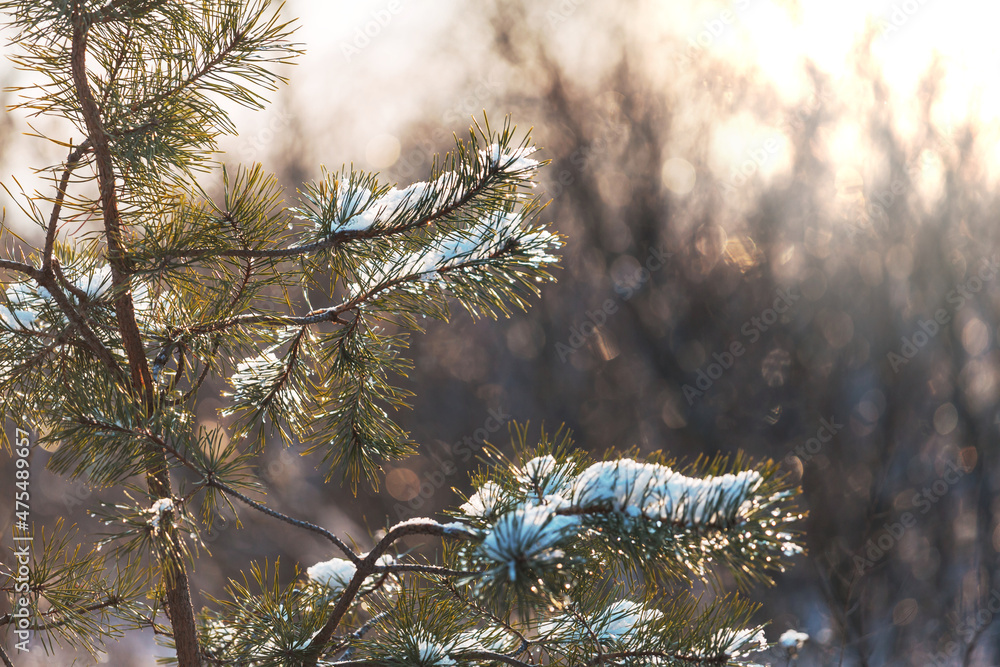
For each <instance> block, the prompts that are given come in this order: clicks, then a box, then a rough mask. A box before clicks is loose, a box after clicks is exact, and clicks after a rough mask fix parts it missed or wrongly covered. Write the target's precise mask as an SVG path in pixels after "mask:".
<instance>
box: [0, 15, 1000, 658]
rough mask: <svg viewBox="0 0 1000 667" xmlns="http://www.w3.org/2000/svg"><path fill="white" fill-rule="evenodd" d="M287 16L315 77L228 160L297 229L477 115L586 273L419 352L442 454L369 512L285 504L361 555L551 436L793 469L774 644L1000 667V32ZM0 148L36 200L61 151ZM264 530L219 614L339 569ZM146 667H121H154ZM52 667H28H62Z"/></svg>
mask: <svg viewBox="0 0 1000 667" xmlns="http://www.w3.org/2000/svg"><path fill="white" fill-rule="evenodd" d="M283 13H284V15H285V16H286V17H289V18H291V17H299V18H300V19H301V24H302V27H301V29H300V31H299V33H298V39H299V41H301V42H302V43H303V45H304V48H305V50H306V53H305V55H304V56H303V57H301V58H300V59H299V60H298V64H297V65H296V66H294V67H289V68H287V69H286V71H285V74H286V75H288V76H289V77H290V78H291V83H290V85H288V86H287V87H284V88H282V89H281V91H280V92H278V93H277V94H275V95H274V97H273V104H272V106H271V107H269V109H268V110H267V111H265V112H260V113H251V112H247V111H244V110H234V117H235V118H236V120H237V125H238V126H239V128H240V134H239V136H236V137H229V138H227V139H226V141H225V142H224V145H223V148H224V149H225V152H226V154H225V156H224V158H223V159H224V160H225V161H226V162H227V163H230V164H235V163H238V162H242V163H248V162H253V161H260V162H263V163H264V165H265V166H266V167H267V168H268V169H270V170H272V171H274V172H276V173H277V174H279V177H280V179H281V181H282V182H283V183H284V184H285V185H286V186H287V187H288V188H289V190H288V192H289V198H290V200H291V199H293V197H294V189H295V187H296V186H297V185H299V184H301V183H302V182H303V181H305V180H309V179H313V178H317V177H318V176H319V173H320V165H321V164H325V165H327V166H329V167H331V168H333V169H336V168H338V167H339V166H340V165H341V164H343V163H350V162H353V163H354V164H355V165H356V166H357V167H358V168H360V169H365V170H371V171H380V172H381V173H382V174H383V176H384V178H385V179H388V180H389V181H396V182H399V183H400V184H404V185H405V184H407V183H410V182H413V181H418V180H423V179H424V178H425V177H426V176H427V174H428V173H429V170H430V165H431V159H432V157H433V155H434V154H435V153H443V152H445V151H447V150H448V149H449V148H450V147H451V146H452V144H453V138H452V133H458V134H459V135H462V134H464V133H465V132H467V131H468V127H469V125H470V123H471V121H472V116H476V117H477V118H481V117H482V113H483V112H484V111H485V112H486V113H487V114H488V115H489V117H490V118H491V120H493V121H494V122H499V121H500V120H501V119H502V118H503V117H504V116H505V115H507V114H510V115H512V117H513V120H514V121H515V122H516V123H517V124H518V127H519V129H521V130H522V131H527V130H528V129H529V128H531V127H533V130H532V136H533V137H534V139H535V141H536V143H537V144H538V145H539V146H540V147H541V148H542V149H543V152H542V153H541V155H542V156H543V157H544V158H546V159H549V160H551V164H550V165H549V166H548V167H547V168H545V169H543V170H542V182H541V184H540V185H539V189H538V192H539V193H540V194H542V195H543V196H544V197H545V198H546V199H551V204H550V205H549V206H548V208H547V209H546V211H545V213H544V215H545V218H546V219H548V220H551V221H553V224H554V227H555V229H557V230H558V231H560V232H561V233H563V234H564V235H565V236H566V239H567V244H566V247H565V249H564V253H563V261H562V269H561V270H560V271H558V273H557V278H558V282H557V283H556V284H553V285H547V286H545V287H544V290H543V294H542V297H541V299H540V300H537V301H536V302H535V303H534V304H533V306H532V308H531V310H530V311H529V312H528V313H526V314H517V315H515V316H514V317H512V318H511V319H509V320H502V321H500V322H489V321H486V322H482V321H480V322H474V321H472V320H471V319H470V318H469V317H468V315H466V314H465V313H464V312H463V313H457V314H456V316H455V317H454V319H453V321H452V322H451V323H448V324H443V323H432V324H430V325H429V327H428V331H427V333H426V334H424V335H419V336H415V337H414V338H413V340H412V348H411V351H410V356H411V358H412V359H413V360H414V362H415V369H414V371H413V372H412V373H411V374H410V376H409V377H408V378H405V379H403V380H401V382H402V383H403V385H404V386H406V387H407V388H410V389H412V390H414V391H416V392H417V396H416V399H415V400H414V401H413V406H414V407H413V410H412V411H407V412H403V413H401V414H400V415H399V419H400V421H401V423H402V424H403V425H404V427H405V428H407V430H409V431H410V433H411V435H412V437H413V438H414V440H416V441H417V442H418V443H420V444H421V454H420V455H419V456H417V457H414V458H411V459H408V460H406V461H402V462H398V463H395V464H393V465H391V466H389V467H388V468H387V471H386V475H385V477H384V480H383V482H384V483H383V484H381V486H380V489H379V491H378V492H361V493H359V495H358V497H357V498H355V497H353V496H352V495H351V494H350V491H349V490H348V489H342V488H340V487H339V485H337V484H326V485H324V484H323V483H322V476H321V475H320V474H318V473H317V472H316V471H315V469H314V464H315V463H316V462H314V461H312V460H311V459H308V458H302V457H300V456H299V455H298V454H299V452H298V451H296V450H295V449H294V448H293V449H291V450H281V449H280V448H278V447H274V448H272V449H269V450H268V452H267V453H266V456H265V458H264V459H263V460H262V465H261V468H260V476H261V479H262V480H263V481H264V482H265V483H266V484H267V486H268V488H269V489H270V490H269V493H268V496H267V502H268V503H269V504H271V505H273V506H274V507H275V508H276V509H279V510H281V511H286V512H289V513H291V514H293V515H295V516H297V517H299V518H303V519H309V520H312V521H315V522H317V523H320V524H322V525H324V526H325V527H327V528H329V529H331V530H335V531H336V532H339V533H341V534H345V533H346V534H349V535H351V536H353V537H354V538H355V539H357V540H358V541H359V542H360V543H362V544H364V543H367V542H368V540H369V535H370V533H371V532H373V531H376V530H378V529H380V528H382V527H384V526H385V525H386V524H387V523H392V522H395V521H397V520H399V519H401V518H408V517H410V516H415V515H432V516H433V515H439V514H438V513H439V512H440V511H441V510H442V509H444V508H447V507H453V506H454V505H455V503H456V502H457V501H458V496H457V494H456V493H455V492H453V490H452V487H456V488H457V489H459V490H461V491H463V492H466V493H467V492H469V491H470V486H469V482H468V473H469V472H470V471H471V470H474V469H475V467H476V465H477V463H476V460H475V459H474V458H472V457H471V456H469V455H468V454H467V453H466V452H465V451H463V449H462V448H459V447H456V444H457V443H463V444H464V445H465V447H466V448H469V449H471V450H473V451H475V450H477V449H478V446H479V445H480V444H481V443H482V442H483V441H489V442H491V443H493V444H494V445H496V446H498V447H499V448H501V449H502V450H505V451H508V452H509V451H510V445H509V434H508V427H509V425H510V424H511V423H513V422H530V425H531V426H530V433H531V434H532V435H533V436H535V435H537V433H538V431H539V429H540V428H541V426H542V424H543V423H544V425H545V428H546V429H548V430H554V429H555V428H557V427H558V426H559V425H561V424H565V425H566V427H568V428H569V429H571V430H572V431H573V433H574V437H575V439H576V442H577V444H578V445H579V446H580V447H583V448H586V449H588V450H591V451H593V452H594V453H595V454H601V453H603V452H605V451H606V450H607V449H608V448H619V449H624V448H629V447H637V448H639V450H640V451H642V452H644V453H649V452H652V451H655V450H660V449H663V450H665V451H667V452H669V453H670V454H671V455H673V456H676V457H679V458H682V459H684V460H693V459H694V458H695V457H697V456H698V455H703V454H707V455H712V454H714V453H717V452H723V453H728V452H736V451H737V450H742V451H745V452H747V453H749V454H751V455H752V456H753V457H755V458H758V459H761V458H772V459H775V460H780V461H782V462H783V465H784V466H785V467H786V468H787V470H788V472H789V473H790V474H791V475H792V476H793V479H795V480H797V481H799V482H800V483H801V485H802V488H803V500H802V506H803V509H805V510H807V511H808V512H809V517H808V519H807V521H806V522H805V532H806V538H805V539H806V543H807V546H808V551H809V553H808V556H806V557H799V558H797V559H795V561H794V562H793V566H792V567H791V568H790V569H789V570H788V571H787V572H786V573H784V574H782V575H780V576H779V577H778V578H777V585H776V586H775V587H773V588H759V589H753V590H751V591H749V592H748V595H749V596H750V597H751V598H752V599H754V600H757V601H760V602H761V603H763V608H762V610H761V612H760V620H761V621H765V620H771V621H772V623H771V625H770V626H769V628H768V632H767V636H768V639H769V640H771V641H776V640H777V637H778V636H779V635H780V634H781V633H782V632H783V631H784V630H786V629H789V628H794V629H796V630H800V631H803V632H807V633H808V634H809V635H810V641H809V642H808V643H807V644H806V646H805V647H804V649H803V650H802V651H801V652H800V654H799V657H798V660H797V662H794V663H792V664H801V665H845V666H846V665H870V666H877V665H998V664H1000V634H998V631H1000V622H998V621H997V620H996V618H995V617H996V616H997V615H998V614H1000V569H998V566H1000V563H998V551H1000V493H998V488H1000V476H998V469H997V458H998V454H997V443H998V431H1000V412H998V392H1000V353H998V350H997V338H996V336H997V322H998V315H997V313H998V309H1000V288H998V283H1000V254H998V253H1000V227H998V225H997V216H996V214H995V210H996V209H997V204H998V202H997V188H996V184H997V179H998V176H1000V173H998V168H1000V161H998V157H1000V152H998V148H1000V144H998V142H997V138H998V131H997V128H998V125H997V119H998V116H1000V87H998V85H997V83H996V81H995V77H996V72H997V71H998V66H1000V52H998V40H996V38H995V25H996V18H997V16H996V13H997V10H996V9H994V8H993V7H992V6H991V5H983V4H981V3H973V2H971V1H970V2H951V3H941V2H926V1H925V0H905V1H904V0H896V1H895V2H872V1H864V2H862V1H860V0H851V1H841V2H837V3H831V2H819V1H816V2H812V1H806V0H803V1H797V0H734V1H731V2H723V1H715V0H700V1H699V0H684V1H681V2H653V1H651V0H646V1H643V0H619V1H618V2H615V3H607V2H596V1H594V0H561V1H558V0H533V1H532V2H519V1H518V0H503V1H497V2H479V3H464V2H458V1H457V0H435V1H434V2H431V1H430V0H371V1H367V0H366V1H364V2H350V3H348V2H321V1H320V0H289V1H288V2H286V3H285V6H284V9H283ZM5 67H6V68H7V69H5V70H3V75H2V76H3V77H4V79H3V82H4V83H5V84H6V85H16V84H18V83H20V82H21V81H20V77H21V76H22V75H20V74H17V73H14V72H12V71H11V70H10V68H9V65H6V66H5ZM5 102H6V103H10V102H11V97H10V95H9V94H8V97H7V99H6V100H5ZM0 119H2V120H0V130H2V135H0V152H2V155H0V175H2V178H3V180H4V182H5V183H8V184H9V183H11V182H12V181H11V177H12V176H13V177H17V178H18V180H19V181H20V182H21V183H22V184H23V185H24V187H25V189H27V190H29V191H30V190H31V189H33V188H34V187H42V186H41V184H36V183H34V182H33V180H32V179H33V178H34V177H33V175H32V173H31V171H30V169H29V168H28V167H27V165H41V164H50V163H53V162H57V161H58V160H60V159H61V158H62V157H63V155H62V153H63V150H62V149H56V150H54V151H52V150H51V147H49V146H46V145H44V144H43V143H42V142H39V141H38V140H37V139H32V138H30V137H26V136H22V135H20V134H19V133H20V132H23V131H26V126H25V124H24V123H25V122H26V119H25V118H24V116H23V114H20V113H18V114H12V113H7V114H4V115H3V116H2V117H0ZM32 122H38V123H45V122H48V121H44V120H36V121H32ZM68 138H69V137H67V139H68ZM290 203H291V202H290ZM5 205H6V207H7V209H8V215H9V218H8V219H9V220H11V221H12V222H15V220H13V218H16V208H14V207H12V205H11V201H10V200H9V199H7V200H6V201H5ZM25 233H26V234H32V233H34V232H33V231H32V230H25ZM218 389H221V387H217V388H216V390H218ZM206 396H207V399H206V400H205V401H204V402H203V412H201V413H199V418H200V419H201V420H202V421H203V422H206V423H208V422H211V421H213V420H216V419H217V416H216V415H215V412H214V410H215V408H217V407H218V403H217V402H213V400H212V399H211V392H208V393H206ZM317 462H318V461H317ZM5 465H6V464H5ZM37 475H38V477H37V479H44V480H46V481H45V482H44V485H43V486H41V487H40V488H41V490H42V492H43V493H45V494H46V497H45V501H44V502H45V505H44V506H43V505H38V506H33V511H35V512H36V513H37V515H36V520H39V521H44V520H45V517H46V516H52V517H54V516H58V515H63V516H69V517H72V518H77V519H78V520H80V521H81V523H82V524H83V525H88V524H85V520H86V518H85V517H83V515H82V510H83V508H84V507H86V506H87V505H88V504H89V503H92V502H93V501H94V500H95V498H96V495H97V494H91V492H90V491H89V490H88V489H86V487H84V486H83V485H82V484H79V483H77V484H69V483H67V482H65V481H64V480H61V479H58V478H55V477H52V476H50V475H48V474H44V477H43V476H42V475H43V473H42V472H41V471H39V472H38V473H37ZM50 478H51V479H50ZM77 515H79V516H77ZM240 518H241V520H242V521H243V524H244V527H243V528H242V529H237V528H236V527H235V522H234V521H233V520H232V517H227V520H226V521H223V522H221V523H220V524H219V525H218V526H217V528H216V529H215V530H213V532H212V533H210V534H208V535H206V536H205V539H206V542H207V543H208V546H209V549H210V550H211V556H208V555H204V554H203V557H202V558H201V559H200V560H199V562H198V565H197V571H196V573H195V575H196V577H195V584H194V585H195V588H197V589H200V590H202V591H205V592H206V593H210V594H213V595H216V596H218V595H221V594H222V591H223V586H224V581H225V579H226V577H235V576H236V575H237V572H238V571H239V570H240V569H241V568H245V567H246V562H247V559H248V558H249V557H254V558H261V559H262V558H264V557H267V558H269V559H273V558H276V557H279V556H280V557H281V565H282V571H283V572H285V573H286V574H287V576H288V577H292V576H294V564H295V563H301V564H302V566H303V567H306V566H308V565H311V564H313V563H315V562H317V561H319V560H326V559H328V558H330V557H332V556H333V555H335V554H333V553H331V552H330V549H329V548H328V546H329V545H328V544H326V543H323V542H320V541H318V540H316V539H314V538H313V537H312V536H311V535H308V534H303V533H302V532H301V531H295V530H293V529H291V528H288V527H286V526H285V525H284V524H279V523H276V522H274V521H272V520H271V519H268V518H266V517H263V518H260V517H258V516H255V515H251V514H249V513H246V512H243V513H241V516H240ZM0 521H2V522H4V523H3V525H2V526H0V527H2V528H3V531H4V532H3V534H4V536H5V537H4V540H5V544H6V543H7V542H6V540H9V535H10V530H9V529H8V527H9V526H8V524H9V521H10V518H8V517H7V516H4V517H2V519H0ZM286 528H287V529H286ZM410 546H413V547H417V546H419V544H418V543H416V542H414V543H412V544H411V545H410ZM204 601H205V598H204V596H199V598H198V602H199V603H200V602H204ZM151 642H152V637H151V635H146V636H144V635H141V634H140V635H137V636H136V637H134V638H131V639H129V640H128V641H127V642H123V643H122V644H121V645H119V646H115V647H109V651H110V653H109V654H107V655H105V656H104V657H103V660H104V661H105V662H107V663H108V664H114V665H125V664H136V665H144V664H152V662H151V660H152V659H151V658H149V655H150V654H151V649H150V648H149V645H150V643H151ZM155 652H158V653H159V654H161V655H162V654H163V650H162V649H157V650H156V651H155ZM64 658H65V660H66V662H65V663H61V662H59V660H63V659H64ZM36 659H37V662H34V663H32V662H30V661H29V662H27V663H24V664H38V665H41V664H69V660H71V656H70V655H66V656H62V655H61V656H59V658H58V659H56V661H55V662H54V661H53V659H45V658H42V657H41V656H40V655H39V656H37V658H36ZM88 660H89V658H86V656H84V657H83V658H82V661H83V664H87V662H88ZM761 661H762V662H764V663H766V664H775V665H785V664H789V661H788V660H787V658H786V657H785V656H784V655H782V654H780V653H778V652H774V653H773V654H768V655H765V656H761Z"/></svg>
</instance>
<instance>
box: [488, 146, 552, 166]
mask: <svg viewBox="0 0 1000 667" xmlns="http://www.w3.org/2000/svg"><path fill="white" fill-rule="evenodd" d="M535 150H536V149H535V147H534V146H520V147H518V148H511V147H510V146H505V147H504V148H502V149H501V148H500V144H491V145H490V147H489V148H486V149H483V150H481V151H479V156H480V158H481V159H482V160H483V162H486V163H488V164H489V165H491V166H493V167H498V168H499V169H501V170H502V171H511V172H513V171H522V170H528V169H534V168H536V167H537V166H538V160H532V159H531V158H529V157H528V156H529V155H531V154H532V153H534V152H535Z"/></svg>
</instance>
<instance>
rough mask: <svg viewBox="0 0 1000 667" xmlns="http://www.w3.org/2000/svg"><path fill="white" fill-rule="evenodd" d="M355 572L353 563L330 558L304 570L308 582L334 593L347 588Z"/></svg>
mask: <svg viewBox="0 0 1000 667" xmlns="http://www.w3.org/2000/svg"><path fill="white" fill-rule="evenodd" d="M355 572H357V568H355V567H354V563H352V562H351V561H349V560H345V559H343V558H331V559H330V560H327V561H323V562H322V563H316V564H315V565H313V566H311V567H309V568H308V569H306V575H307V576H308V577H309V579H310V580H312V581H315V582H316V583H317V584H322V585H323V586H326V587H327V588H330V589H332V590H335V591H341V590H344V589H345V588H347V585H348V584H349V583H351V579H353V578H354V573H355Z"/></svg>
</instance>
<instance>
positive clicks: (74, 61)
mask: <svg viewBox="0 0 1000 667" xmlns="http://www.w3.org/2000/svg"><path fill="white" fill-rule="evenodd" d="M78 12H79V5H77V7H76V10H75V13H74V17H73V38H72V48H71V52H70V64H71V71H72V77H73V83H74V86H75V89H76V95H77V98H78V100H79V102H80V107H81V110H82V113H83V118H84V122H85V123H86V126H87V132H88V134H89V135H90V137H89V138H90V140H91V142H92V143H93V146H94V154H95V157H96V161H97V171H98V187H99V188H100V193H101V212H102V214H103V217H104V231H105V241H106V242H107V244H108V260H109V263H110V265H111V284H112V288H113V289H114V290H115V295H116V296H115V311H116V313H117V316H118V326H119V332H120V334H121V338H122V346H123V347H124V349H125V353H126V356H127V357H128V362H129V370H130V372H131V378H132V382H131V388H132V390H133V391H135V392H137V393H138V395H139V396H141V399H142V402H143V404H144V405H145V406H146V409H147V411H150V412H151V411H152V410H153V409H154V396H153V380H152V377H151V375H150V373H149V365H148V364H147V362H146V353H145V349H144V347H143V345H142V338H141V336H140V334H139V327H138V325H137V324H136V320H135V309H134V305H133V303H132V295H131V289H130V284H129V283H130V281H129V278H128V271H129V270H130V267H129V263H128V260H127V259H126V257H125V249H124V244H123V239H122V228H121V218H120V215H119V212H118V198H117V193H116V192H115V173H114V167H113V165H112V162H111V147H110V145H109V143H108V136H107V134H106V133H105V130H104V124H103V122H102V121H101V115H100V110H99V109H98V107H97V102H96V101H95V100H94V95H93V93H92V92H91V90H90V83H89V82H88V80H87V69H86V57H87V38H88V32H89V30H90V26H89V24H88V23H87V21H86V16H84V15H81V14H79V13H78ZM147 483H148V485H149V489H150V491H151V492H152V493H153V494H154V495H156V496H157V497H159V498H169V497H170V496H171V485H170V476H169V473H168V471H167V465H166V459H165V457H164V456H163V454H162V453H157V452H155V451H154V452H151V453H150V467H149V468H148V469H147ZM173 565H174V567H170V568H168V570H169V571H171V572H172V576H169V577H167V581H166V582H165V583H166V604H167V615H168V616H169V618H170V621H171V625H172V627H173V632H174V642H175V646H176V649H177V660H178V664H179V665H180V667H197V666H198V665H199V664H200V662H201V658H200V653H201V651H200V649H199V646H198V630H197V626H196V625H195V619H194V610H193V608H192V605H191V593H190V590H189V588H188V578H187V569H186V565H185V563H184V562H183V561H182V560H178V561H177V562H175V563H173Z"/></svg>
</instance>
